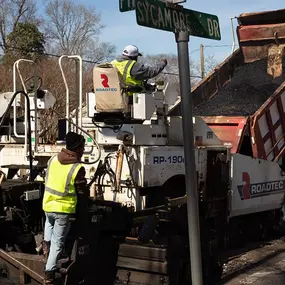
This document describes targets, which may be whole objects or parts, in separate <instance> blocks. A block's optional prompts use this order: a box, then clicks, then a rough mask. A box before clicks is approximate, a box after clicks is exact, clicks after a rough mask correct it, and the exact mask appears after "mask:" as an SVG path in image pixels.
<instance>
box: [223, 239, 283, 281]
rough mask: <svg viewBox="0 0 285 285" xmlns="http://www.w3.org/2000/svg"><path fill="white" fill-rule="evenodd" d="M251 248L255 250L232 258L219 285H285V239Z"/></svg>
mask: <svg viewBox="0 0 285 285" xmlns="http://www.w3.org/2000/svg"><path fill="white" fill-rule="evenodd" d="M249 246H250V245H249ZM251 246H252V247H253V248H254V247H255V248H254V249H252V250H249V251H247V252H245V253H242V254H238V255H236V256H232V258H231V260H230V261H229V263H228V264H227V265H225V268H224V275H223V279H222V281H221V282H219V283H218V285H222V284H223V285H226V284H227V285H237V284H253V285H259V284H260V285H267V284H276V285H277V284H280V285H281V284H285V239H284V238H282V239H277V240H272V241H270V242H267V243H265V244H260V245H259V244H255V245H254V244H251Z"/></svg>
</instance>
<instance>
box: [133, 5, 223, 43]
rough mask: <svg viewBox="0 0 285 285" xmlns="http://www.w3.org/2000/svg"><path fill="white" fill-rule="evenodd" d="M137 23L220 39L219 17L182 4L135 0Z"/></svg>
mask: <svg viewBox="0 0 285 285" xmlns="http://www.w3.org/2000/svg"><path fill="white" fill-rule="evenodd" d="M135 6H136V8H135V9H136V18H137V23H138V25H141V26H145V27H149V28H153V29H158V30H164V31H169V32H179V31H188V32H189V34H190V35H192V36H196V37H201V38H208V39H213V40H220V39H221V32H220V25H219V19H218V17H217V16H215V15H211V14H206V13H201V12H198V11H193V10H189V9H184V8H183V7H182V6H178V7H177V8H173V6H170V5H169V6H168V5H167V3H164V2H160V1H157V0H136V3H135Z"/></svg>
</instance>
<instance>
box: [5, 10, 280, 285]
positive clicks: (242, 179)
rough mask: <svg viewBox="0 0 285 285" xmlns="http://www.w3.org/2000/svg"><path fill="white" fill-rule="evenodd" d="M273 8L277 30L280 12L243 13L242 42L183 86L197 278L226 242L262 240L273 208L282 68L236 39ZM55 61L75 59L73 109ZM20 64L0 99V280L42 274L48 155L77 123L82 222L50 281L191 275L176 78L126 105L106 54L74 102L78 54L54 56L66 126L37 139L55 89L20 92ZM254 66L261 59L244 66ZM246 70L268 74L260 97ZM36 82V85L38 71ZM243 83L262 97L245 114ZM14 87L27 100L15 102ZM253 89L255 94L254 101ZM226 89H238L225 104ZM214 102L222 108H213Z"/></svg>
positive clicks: (220, 256) (212, 271)
mask: <svg viewBox="0 0 285 285" xmlns="http://www.w3.org/2000/svg"><path fill="white" fill-rule="evenodd" d="M275 13H277V14H276V15H279V17H278V24H275V25H274V27H273V28H274V29H277V30H278V29H279V28H280V27H283V26H284V22H285V21H283V20H282V19H283V18H282V17H281V16H282V15H283V14H280V13H279V12H276V11H273V12H267V13H262V15H261V16H262V17H261V16H260V14H253V15H252V14H249V15H247V14H245V15H241V16H240V18H239V26H238V35H239V39H240V45H241V49H240V50H238V51H236V52H234V53H233V54H232V55H231V56H230V57H229V58H227V59H226V60H225V61H224V62H222V63H221V64H220V65H219V66H217V68H216V69H215V70H214V71H213V73H211V74H210V75H209V76H208V77H206V78H205V79H204V80H203V81H201V82H200V83H199V84H198V85H197V86H196V87H195V88H194V90H193V93H192V96H193V101H194V114H195V116H194V117H193V124H194V139H195V161H196V172H197V189H198V192H199V212H200V230H201V250H202V259H203V274H204V280H205V284H213V283H215V282H216V281H217V280H218V279H219V278H220V277H221V275H222V269H223V264H224V263H226V262H227V259H228V254H227V253H228V249H229V248H231V247H235V246H238V245H241V243H246V242H248V241H249V240H252V239H264V238H266V237H267V236H268V235H269V234H270V233H271V232H272V231H273V230H274V226H275V225H278V223H279V220H280V217H281V214H282V212H281V204H282V201H283V196H284V187H285V186H284V159H283V156H284V150H285V144H284V143H285V141H284V133H285V119H284V118H285V117H284V108H283V106H284V104H283V102H284V98H283V97H284V96H285V95H284V94H285V92H284V91H285V85H284V83H283V80H282V77H278V78H279V79H278V78H277V75H278V72H277V73H276V72H273V70H274V68H275V69H276V66H277V65H276V66H273V67H272V63H271V65H270V64H269V66H271V67H272V68H271V69H270V70H271V71H270V72H269V73H270V74H269V75H268V74H267V70H268V68H267V62H266V61H264V60H263V61H259V59H260V58H255V60H252V63H247V61H248V60H247V59H248V54H247V53H245V51H244V48H243V47H244V41H243V38H242V31H243V30H244V29H255V28H256V27H255V26H256V22H258V23H259V25H260V28H261V30H262V29H263V28H264V29H265V28H266V30H268V25H272V21H273V20H272V19H275V18H276V17H275V16H276V15H275ZM260 17H261V18H260ZM260 21H261V22H260ZM282 21H283V22H282ZM278 27H279V28H278ZM273 28H272V29H273ZM278 31H279V30H278ZM282 31H283V30H282V29H281V28H280V32H282ZM267 36H268V34H266V33H265V34H263V37H259V38H258V39H259V40H261V43H259V44H256V45H253V47H252V51H254V50H255V51H256V50H257V51H260V49H259V48H258V47H259V46H262V47H263V48H262V51H263V52H262V54H260V57H262V58H264V57H267V53H266V52H265V51H269V52H270V57H269V58H270V59H271V58H272V57H271V56H272V50H273V48H271V47H274V45H278V43H277V42H276V37H274V38H272V37H271V36H270V37H269V38H268V37H267ZM262 40H263V41H264V42H262ZM265 42H266V44H268V42H270V45H267V46H266V45H264V43H265ZM246 47H247V48H248V45H247V46H246ZM264 50H265V51H264ZM256 54H257V53H256ZM273 54H274V53H273ZM278 54H279V53H278ZM64 58H65V59H68V60H75V62H76V76H77V79H78V80H77V81H76V82H77V84H78V86H77V88H76V90H77V91H78V93H77V96H78V97H77V98H78V105H77V108H76V110H75V111H74V112H70V110H69V106H70V95H69V88H68V85H67V83H66V77H65V73H64V70H63V65H62V60H63V59H64ZM277 58H280V57H278V56H277ZM23 61H24V60H20V61H18V62H16V63H15V65H14V74H15V73H16V72H18V75H19V77H20V80H21V83H22V86H23V87H22V89H19V90H23V91H18V90H16V89H14V91H13V92H12V93H9V94H6V95H5V94H1V96H0V98H1V100H2V99H3V100H4V99H5V100H6V105H5V106H8V108H4V107H3V112H2V119H1V123H0V125H1V134H0V135H1V143H0V145H1V152H0V162H1V166H2V171H3V173H4V174H5V176H6V179H4V180H3V181H2V184H1V199H0V201H1V203H0V204H1V220H0V221H1V232H2V228H4V229H5V231H3V232H4V233H5V235H2V234H1V238H0V245H1V248H2V250H1V251H0V277H2V278H6V280H10V281H19V282H20V283H23V284H28V283H41V282H42V272H43V260H42V256H41V255H40V254H37V253H38V252H37V250H36V249H38V247H37V246H38V245H39V242H38V239H41V235H42V222H43V213H42V211H41V198H42V193H43V189H44V187H43V181H42V180H44V177H45V168H46V163H47V160H48V159H49V158H50V157H51V156H52V155H54V154H56V153H58V152H59V151H60V149H61V148H62V147H64V135H65V134H66V132H67V131H68V130H74V131H76V132H79V133H82V134H83V135H84V136H85V137H86V142H87V144H86V150H85V153H84V156H83V163H85V165H86V169H87V178H88V187H89V189H90V195H89V197H85V198H84V199H83V200H82V203H83V204H82V205H83V207H82V208H81V209H83V210H82V214H81V217H83V218H82V219H79V220H80V221H81V222H79V223H77V225H76V226H75V228H76V227H78V226H80V229H81V230H80V231H79V230H77V231H76V230H74V231H72V232H71V234H70V237H69V243H68V245H67V246H66V247H67V249H66V256H67V261H66V258H65V259H63V260H65V261H64V262H61V263H60V262H59V269H58V272H59V276H60V278H59V280H62V282H63V283H65V284H79V283H80V284H81V283H86V284H89V283H90V284H91V283H92V284H102V283H104V284H116V283H117V284H191V273H190V264H189V262H190V258H189V247H188V222H187V214H186V211H187V207H186V191H185V181H184V180H185V178H184V175H185V172H184V152H183V137H182V122H181V116H180V111H179V104H180V100H179V97H178V96H177V93H176V87H175V86H172V85H171V84H169V83H164V82H163V83H162V82H161V83H160V84H157V85H156V86H153V88H151V90H145V91H143V92H138V91H135V93H134V95H133V100H132V103H131V104H129V103H130V102H129V98H128V97H127V96H126V95H125V92H126V91H130V90H126V87H125V86H124V84H123V83H122V81H121V79H120V77H119V75H118V73H117V71H116V70H115V69H114V68H113V67H112V66H111V65H110V64H108V63H105V64H102V65H99V66H96V67H95V68H94V70H93V85H94V86H93V91H92V92H89V93H88V94H86V105H85V107H84V108H83V98H82V60H81V57H80V56H62V57H61V58H60V59H59V66H60V68H61V71H62V75H63V81H64V84H65V86H66V114H65V118H64V123H60V124H59V135H58V140H57V142H56V143H55V144H51V143H49V142H45V141H42V140H40V138H41V134H42V132H43V131H44V130H41V129H40V128H39V122H40V120H41V112H39V110H40V109H49V108H52V107H53V105H54V103H55V98H54V97H53V95H52V94H50V93H49V92H48V91H47V90H43V91H42V90H41V89H40V88H39V84H34V89H32V90H28V88H27V87H26V85H25V83H26V82H25V80H23V79H21V78H22V75H21V72H20V68H19V64H20V63H21V62H23ZM29 63H31V64H34V63H32V62H29ZM254 64H257V65H258V67H257V68H256V67H255V66H254V67H252V66H253V65H254ZM34 67H35V70H36V65H34ZM251 68H252V69H253V70H258V71H259V72H263V73H264V74H265V75H264V78H266V79H267V84H268V85H267V89H266V90H269V91H268V94H265V95H266V96H265V95H264V94H263V93H262V91H261V90H264V89H265V87H264V86H261V87H260V89H258V88H257V87H256V86H257V85H258V84H256V83H254V79H256V77H259V76H256V74H255V73H254V72H253V74H252V75H250V74H249V73H247V71H248V70H249V69H251ZM272 72H273V73H274V74H275V75H274V74H273V73H272ZM240 73H241V74H244V76H246V78H247V82H246V84H247V86H246V87H247V88H248V87H251V89H250V88H249V90H250V91H249V92H247V93H246V94H245V96H243V97H242V96H239V95H240V94H241V93H242V92H241V91H242V90H244V89H243V88H244V87H243V88H239V87H240V86H241V83H245V82H244V80H240V81H238V82H237V81H235V80H236V79H235V78H237V77H238V76H241V75H239V74H240ZM272 74H273V76H272ZM279 75H280V74H279ZM241 77H242V76H241ZM274 77H276V78H274ZM241 79H243V78H241ZM15 80H16V76H15V75H14V82H15ZM33 80H34V81H35V82H37V81H39V82H40V79H39V77H38V73H37V72H36V71H35V76H33ZM278 80H279V81H278ZM261 83H264V82H261ZM261 85H262V84H261ZM269 85H270V86H271V87H270V88H271V89H270V88H268V86H269ZM14 86H16V84H15V83H14ZM252 87H254V88H255V89H254V90H255V91H256V90H257V91H258V92H257V98H258V100H261V101H260V102H259V103H252V106H251V107H252V109H250V110H247V111H248V113H246V114H245V113H243V114H242V113H241V111H240V110H243V111H244V110H245V108H238V107H236V108H235V106H236V103H238V102H239V100H241V101H242V100H243V101H242V102H243V103H242V104H244V105H247V106H248V105H249V104H250V102H248V101H246V102H245V103H244V101H245V100H247V99H248V98H249V97H250V95H251V93H252V90H253V89H252ZM225 90H226V91H227V92H228V93H226V91H225ZM246 90H247V89H246ZM19 94H22V97H24V98H25V100H26V101H25V102H26V103H25V104H20V102H18V101H15V100H16V96H18V95H19ZM221 94H225V96H224V97H223V98H224V99H222V100H220V101H219V102H220V105H219V108H216V111H215V112H218V111H220V110H223V112H224V113H223V114H220V113H219V114H218V113H216V114H211V115H208V114H210V112H214V111H213V106H215V103H217V101H212V102H214V103H213V105H212V107H209V106H208V105H207V103H208V102H211V100H218V99H216V98H218V97H219V96H221ZM258 94H263V95H264V96H263V97H262V99H261V98H260V96H258ZM233 95H236V98H235V99H233V100H232V101H228V102H227V101H226V99H228V98H232V97H230V96H233ZM9 96H10V97H9ZM255 98H256V97H255ZM253 101H254V100H253ZM254 102H255V101H254ZM222 103H227V104H226V105H227V106H228V108H227V109H222V108H223V104H222ZM13 104H14V105H13ZM205 104H206V105H205ZM1 105H2V104H1ZM3 106H4V103H3ZM10 108H13V112H12V113H10ZM21 108H22V113H23V114H24V116H23V119H21V120H20V119H19V116H17V114H18V111H19V110H18V109H21ZM237 109H238V110H239V112H238V111H237ZM226 111H228V112H227V113H226ZM199 112H200V113H199ZM9 115H10V116H11V117H12V118H9ZM84 209H85V210H84ZM190 226H191V225H190ZM78 233H80V234H78Z"/></svg>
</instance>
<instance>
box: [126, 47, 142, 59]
mask: <svg viewBox="0 0 285 285" xmlns="http://www.w3.org/2000/svg"><path fill="white" fill-rule="evenodd" d="M122 55H126V56H131V57H136V56H142V54H141V53H139V49H138V48H137V47H136V46H134V45H128V46H126V47H125V48H124V50H123V53H122Z"/></svg>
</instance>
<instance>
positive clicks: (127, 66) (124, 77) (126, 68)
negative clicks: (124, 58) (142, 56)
mask: <svg viewBox="0 0 285 285" xmlns="http://www.w3.org/2000/svg"><path fill="white" fill-rule="evenodd" d="M132 62H133V61H132V60H129V61H128V63H127V64H126V66H125V69H124V74H123V80H124V82H126V79H127V72H128V68H129V66H130V65H131V63H132Z"/></svg>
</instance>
